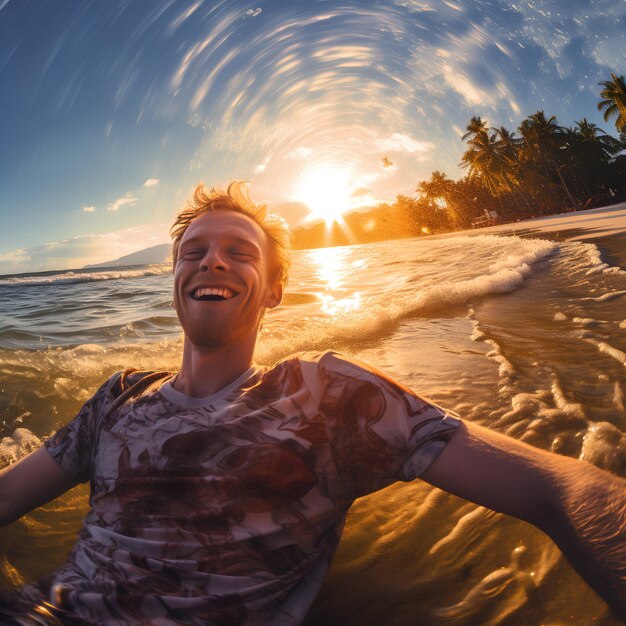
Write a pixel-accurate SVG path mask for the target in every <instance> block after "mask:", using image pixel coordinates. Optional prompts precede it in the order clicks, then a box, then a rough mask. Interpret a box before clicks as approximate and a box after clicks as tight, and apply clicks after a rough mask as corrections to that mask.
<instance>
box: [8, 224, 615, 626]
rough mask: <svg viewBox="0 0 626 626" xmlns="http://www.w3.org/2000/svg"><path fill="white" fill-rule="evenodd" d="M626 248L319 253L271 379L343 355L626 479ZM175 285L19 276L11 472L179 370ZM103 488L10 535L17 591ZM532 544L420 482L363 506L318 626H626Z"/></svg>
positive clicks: (308, 259)
mask: <svg viewBox="0 0 626 626" xmlns="http://www.w3.org/2000/svg"><path fill="white" fill-rule="evenodd" d="M625 243H626V236H624V235H619V236H615V237H612V238H610V239H608V238H607V239H604V240H595V241H591V240H587V241H585V242H575V241H574V242H563V241H556V240H547V239H541V238H518V237H514V236H488V235H478V236H473V237H455V236H452V237H446V238H428V239H414V240H400V241H391V242H383V243H378V244H370V245H366V246H361V245H357V246H350V247H342V248H330V249H320V250H313V251H300V252H297V253H296V254H295V259H294V268H293V272H292V276H291V280H290V284H289V288H288V290H287V292H286V296H285V299H284V303H283V305H282V306H281V307H279V308H278V309H276V310H275V311H272V312H270V314H268V316H267V318H266V320H265V323H264V327H263V330H262V333H261V337H260V341H259V345H258V350H257V356H256V358H257V361H258V362H260V363H271V362H273V361H275V360H276V359H278V358H281V357H283V356H286V355H288V354H290V353H293V352H295V351H300V350H317V349H326V348H334V349H336V350H339V351H342V352H344V353H347V354H350V355H352V356H355V357H357V358H359V359H362V360H365V361H367V362H369V363H371V364H372V365H375V366H376V367H378V368H379V369H382V370H384V371H386V372H387V373H388V374H390V375H391V376H393V377H394V378H396V379H397V380H399V381H400V382H402V383H404V384H406V385H408V386H410V387H412V388H413V389H415V390H416V391H418V392H419V393H420V394H421V395H423V396H425V397H427V398H430V399H431V400H433V401H434V402H436V403H438V404H440V405H443V406H446V407H448V408H450V409H452V410H454V411H456V412H458V413H459V414H460V415H462V416H463V417H464V418H465V419H468V420H473V421H476V422H479V423H481V424H483V425H487V426H490V427H492V428H495V429H497V430H499V431H501V432H504V433H507V434H509V435H511V436H513V437H515V438H518V439H522V440H524V441H526V442H528V443H531V444H533V445H537V446H539V447H542V448H545V449H551V450H553V451H555V452H558V453H560V454H566V455H569V456H573V457H578V458H582V459H585V460H587V461H589V462H591V463H594V464H595V465H598V466H599V467H602V468H605V469H608V470H610V471H612V472H614V473H617V474H619V475H625V474H626V454H625V453H626V438H625V437H624V430H625V429H626V411H625V403H626V400H625V396H626V379H625V376H624V368H625V367H626V309H625V308H624V302H625V300H626V271H624V269H622V266H623V267H626V259H625V258H624V257H623V254H622V252H621V251H622V250H625V249H626V247H625V246H624V244H625ZM171 291H172V277H171V273H170V268H169V267H168V266H149V267H141V268H137V267H133V268H115V269H108V270H107V269H105V270H98V271H95V270H90V271H80V270H79V271H75V272H63V273H51V272H48V273H45V274H36V275H35V274H33V275H21V276H12V277H0V390H1V393H0V428H1V430H2V432H1V433H0V437H1V441H0V467H4V466H6V465H8V464H9V463H11V462H13V461H15V460H16V459H18V458H20V457H21V456H23V455H24V454H26V453H28V452H29V451H30V450H32V449H34V448H36V447H37V446H39V445H41V441H42V439H43V438H45V437H46V436H47V435H49V434H50V433H51V432H53V431H54V430H55V429H56V428H58V427H59V425H61V424H63V423H64V422H66V421H68V420H69V419H71V417H73V415H74V414H75V413H76V412H77V410H78V409H79V407H80V405H81V403H82V402H84V401H85V400H86V399H87V398H88V397H89V396H90V394H91V393H92V392H93V391H94V390H95V389H96V388H97V386H98V385H99V384H100V383H101V382H102V381H103V380H104V379H105V378H106V377H108V376H109V375H110V374H111V373H112V372H114V371H116V370H118V369H121V368H123V367H128V366H134V367H138V368H141V369H171V370H175V369H176V368H177V366H178V362H179V359H180V354H181V346H182V342H181V330H180V327H179V326H178V322H177V319H176V316H175V314H174V310H173V309H172V308H171V306H170V302H171ZM86 489H87V488H86V486H80V487H78V488H76V489H74V490H72V491H71V492H69V493H67V494H65V495H64V496H62V497H61V498H59V499H58V500H56V501H55V502H52V503H50V504H49V505H47V506H45V507H42V508H41V509H39V510H37V511H34V512H33V513H31V514H30V515H28V516H25V517H24V518H22V519H21V520H19V521H18V522H16V523H14V524H12V525H11V526H9V527H6V528H4V529H2V530H1V531H0V584H1V585H2V588H4V589H7V588H10V587H12V586H14V585H19V584H21V583H23V582H25V581H27V580H30V579H34V578H38V577H41V576H43V575H44V574H46V573H47V572H49V571H51V570H52V569H53V568H54V567H55V566H56V565H58V564H60V563H61V562H62V561H63V560H64V557H65V555H66V554H67V552H68V551H69V549H70V547H71V545H72V543H73V540H74V536H75V533H76V532H77V530H78V528H79V526H80V522H81V518H82V515H83V513H84V511H85V507H86V506H87V490H86ZM618 623H619V622H618V621H617V620H616V619H615V618H613V617H612V616H611V615H610V613H609V611H608V609H607V608H606V606H605V605H604V603H603V602H602V601H601V600H599V599H598V598H597V597H596V596H595V594H594V593H593V592H592V591H591V590H589V589H588V587H587V586H586V585H585V584H584V583H583V582H582V581H581V580H580V579H579V578H578V576H577V575H576V573H575V572H574V571H573V569H572V568H571V567H570V566H569V565H568V564H567V562H566V561H565V560H564V559H563V557H562V556H561V555H560V553H559V551H558V549H557V548H556V547H555V546H554V545H553V544H552V543H551V542H550V541H549V540H548V539H547V538H546V537H545V536H544V535H542V534H541V533H540V532H539V531H537V530H535V529H534V528H532V527H531V526H529V525H527V524H525V523H523V522H520V521H518V520H514V519H512V518H507V517H505V516H502V515H499V514H496V513H493V512H490V511H488V510H486V509H484V508H481V507H478V506H476V505H474V504H471V503H468V502H465V501H463V500H460V499H458V498H455V497H453V496H450V495H448V494H445V493H443V492H441V491H439V490H436V489H433V488H432V487H430V486H428V485H426V484H424V483H422V482H420V481H415V482H413V483H409V484H403V483H398V484H396V485H393V486H391V487H390V488H388V489H386V490H384V491H382V492H379V493H377V494H373V495H372V496H370V497H367V498H363V499H361V500H359V501H357V502H356V503H355V505H354V507H353V509H352V511H351V513H350V515H349V519H348V523H347V526H346V531H345V533H344V538H343V540H342V544H341V546H340V549H339V552H338V554H337V556H336V558H335V561H334V563H333V566H332V568H331V572H330V574H329V576H328V579H327V581H326V583H325V584H324V586H323V588H322V591H321V593H320V596H319V598H318V599H317V601H316V603H315V604H314V606H313V609H312V611H311V614H310V616H309V617H308V618H307V621H306V624H307V625H308V626H313V625H316V624H324V625H325V626H334V625H337V626H339V625H342V626H346V625H347V626H350V625H352V624H359V625H363V624H364V625H370V624H371V625H379V624H388V625H392V626H415V625H416V624H419V625H429V624H454V625H464V624H467V625H470V624H471V625H477V624H481V625H482V624H485V625H492V624H493V625H495V624H503V625H509V626H510V625H535V624H536V625H539V624H545V625H546V626H548V625H549V626H556V625H560V624H576V625H580V626H582V625H585V626H588V625H589V624H598V625H603V626H609V625H614V624H618Z"/></svg>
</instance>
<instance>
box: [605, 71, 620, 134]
mask: <svg viewBox="0 0 626 626" xmlns="http://www.w3.org/2000/svg"><path fill="white" fill-rule="evenodd" d="M611 78H612V80H605V81H602V82H600V83H598V85H602V86H603V87H604V89H603V90H602V91H601V92H600V97H601V98H602V100H600V102H598V111H602V110H603V109H604V121H605V122H608V121H609V120H610V119H611V118H612V117H615V118H616V120H615V127H616V128H617V131H618V132H619V133H623V132H626V80H625V79H624V77H623V76H617V75H616V74H613V73H612V72H611Z"/></svg>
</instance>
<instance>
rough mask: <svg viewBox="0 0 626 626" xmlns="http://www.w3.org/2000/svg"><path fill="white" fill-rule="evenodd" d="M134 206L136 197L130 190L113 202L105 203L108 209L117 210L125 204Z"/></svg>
mask: <svg viewBox="0 0 626 626" xmlns="http://www.w3.org/2000/svg"><path fill="white" fill-rule="evenodd" d="M127 204H128V205H130V206H135V204H137V198H136V197H135V196H134V195H133V194H132V192H130V191H129V192H128V193H127V194H126V195H124V196H122V197H121V198H118V199H117V200H115V201H114V202H111V203H110V204H108V205H107V210H108V211H118V210H119V208H120V207H123V206H125V205H127Z"/></svg>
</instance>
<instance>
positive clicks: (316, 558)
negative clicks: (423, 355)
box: [31, 352, 458, 626]
mask: <svg viewBox="0 0 626 626" xmlns="http://www.w3.org/2000/svg"><path fill="white" fill-rule="evenodd" d="M127 378H128V381H126V383H125V384H128V383H132V382H133V375H132V374H131V375H130V376H128V377H127ZM118 384H119V383H118ZM118 392H119V390H118ZM113 396H114V391H113V389H112V384H111V382H109V383H105V385H103V386H102V387H101V388H100V390H99V391H98V392H97V393H96V394H95V395H94V396H93V398H92V399H91V400H89V401H88V402H87V403H86V404H85V406H84V407H83V408H82V410H81V411H80V413H79V414H78V416H77V417H76V418H75V419H74V420H73V421H72V422H70V423H69V424H68V425H67V426H65V427H63V428H62V429H61V430H59V431H58V432H57V433H56V434H55V435H54V436H53V437H52V438H51V439H50V440H48V441H47V442H46V446H47V449H48V451H49V453H50V454H51V455H52V457H53V458H54V459H55V460H56V461H57V462H58V463H59V465H60V466H61V467H62V468H63V469H64V470H65V471H66V472H67V473H68V474H70V475H72V476H74V477H75V478H76V480H77V482H78V481H80V482H85V481H87V480H89V481H90V482H91V497H90V505H91V509H90V511H89V513H88V514H87V516H86V518H85V522H84V525H83V527H82V530H81V531H80V533H79V538H78V541H77V543H76V546H75V547H74V549H73V551H72V552H71V554H70V556H69V558H68V561H67V563H66V564H65V565H63V566H62V567H61V568H60V569H59V570H57V571H56V572H54V573H53V574H52V575H51V576H50V577H49V578H47V579H46V581H45V582H44V583H42V584H41V585H40V587H39V589H40V590H41V589H44V593H48V594H50V601H51V602H53V603H55V604H57V605H59V604H61V605H62V607H63V608H64V609H67V610H68V611H70V612H71V613H74V614H76V615H79V616H82V617H83V618H85V619H86V620H88V622H89V623H92V622H93V623H96V624H100V623H102V624H153V625H155V626H173V625H176V624H202V625H203V626H206V625H211V624H221V625H225V624H228V625H244V624H245V625H252V624H272V625H276V626H278V625H288V624H289V625H293V624H299V623H300V622H301V621H302V619H303V618H304V616H305V614H306V612H307V610H308V608H309V607H310V605H311V603H312V601H313V598H314V597H315V595H316V593H317V592H318V590H319V588H320V586H321V583H322V579H323V577H324V575H325V573H326V570H327V569H328V566H329V564H330V561H331V558H332V556H333V553H334V552H335V550H336V548H337V545H338V542H339V537H340V535H341V531H342V528H343V524H344V519H345V515H346V512H347V511H348V508H349V507H350V505H351V503H352V502H353V501H354V500H355V498H357V497H359V496H362V495H365V494H368V493H371V492H373V491H376V490H378V489H381V488H383V487H385V486H387V485H389V484H391V483H393V482H395V481H397V480H412V479H413V478H415V477H416V476H419V475H420V474H421V473H422V472H423V471H424V470H425V469H426V468H427V467H428V465H429V464H430V463H431V462H432V461H433V459H434V458H435V457H436V456H437V454H438V453H439V452H440V451H441V450H442V448H443V447H444V445H445V444H446V442H447V441H448V440H449V439H450V437H451V436H452V435H453V434H454V432H455V430H456V427H457V425H458V420H457V419H456V418H455V417H452V416H450V415H446V413H445V412H444V411H442V410H441V409H439V408H437V407H436V406H433V405H432V404H430V403H428V402H426V401H424V400H422V399H420V398H419V397H417V396H416V395H415V394H413V393H412V392H411V391H409V390H408V389H405V388H403V387H401V386H400V385H398V384H397V383H394V382H393V381H391V380H389V379H388V378H386V377H385V376H384V375H383V374H381V373H380V372H377V371H375V370H372V369H371V368H369V367H368V366H365V365H363V364H361V363H358V362H356V361H354V360H352V359H349V358H347V357H345V356H341V355H339V354H337V353H334V352H325V353H304V354H298V355H295V356H292V357H289V358H287V359H285V360H283V361H280V362H279V363H278V364H277V365H275V366H274V367H272V368H266V367H259V368H252V369H250V370H248V371H247V372H245V373H244V374H243V375H242V376H241V377H240V378H239V379H237V380H236V381H234V382H233V383H231V384H230V385H228V386H227V387H226V388H224V389H222V390H221V391H219V392H217V393H215V394H213V395H212V396H210V397H207V398H192V397H189V396H186V395H184V394H182V393H180V392H178V391H176V390H175V389H174V387H173V386H172V385H171V384H170V380H168V379H167V378H166V379H165V382H163V379H161V380H160V381H159V382H157V383H154V384H153V385H152V386H151V387H148V388H147V389H146V390H145V391H143V392H142V393H141V394H140V395H139V396H138V397H135V398H132V399H129V400H128V401H126V402H124V403H122V404H121V405H120V406H118V407H117V408H116V409H115V410H112V411H111V410H109V411H106V410H105V409H106V407H107V406H109V405H110V403H111V402H112V400H113ZM42 585H43V586H42ZM31 591H32V589H31Z"/></svg>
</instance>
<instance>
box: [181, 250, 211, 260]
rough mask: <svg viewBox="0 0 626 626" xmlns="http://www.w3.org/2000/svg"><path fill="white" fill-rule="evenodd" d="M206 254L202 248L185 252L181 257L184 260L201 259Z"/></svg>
mask: <svg viewBox="0 0 626 626" xmlns="http://www.w3.org/2000/svg"><path fill="white" fill-rule="evenodd" d="M204 254H205V251H204V250H201V249H200V248H197V249H192V250H185V251H184V252H183V253H182V254H181V255H180V257H181V258H182V259H192V260H193V259H201V258H202V257H203V256H204Z"/></svg>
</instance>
